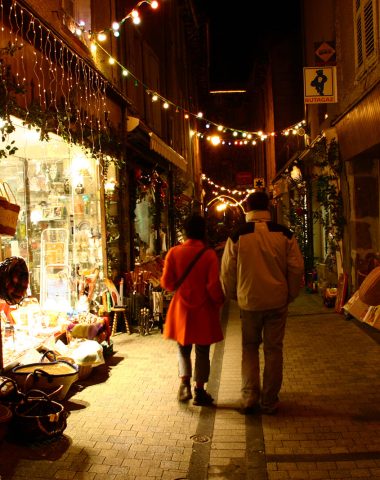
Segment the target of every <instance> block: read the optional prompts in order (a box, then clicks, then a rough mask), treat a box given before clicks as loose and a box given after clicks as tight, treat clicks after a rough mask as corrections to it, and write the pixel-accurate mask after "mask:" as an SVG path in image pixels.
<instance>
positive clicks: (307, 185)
mask: <svg viewBox="0 0 380 480" xmlns="http://www.w3.org/2000/svg"><path fill="white" fill-rule="evenodd" d="M305 162H307V164H306V163H305ZM298 167H299V168H300V169H301V171H302V175H301V176H299V177H296V178H292V176H291V172H290V171H286V172H285V174H284V175H283V176H284V178H285V179H286V181H287V182H288V184H289V191H290V192H293V197H292V198H291V199H290V204H289V208H288V209H287V211H286V212H285V216H286V218H287V219H288V222H289V225H290V227H291V228H292V230H293V231H294V232H295V235H296V237H297V240H298V242H299V245H300V248H301V251H302V253H303V254H304V257H305V263H306V264H311V265H313V264H314V258H308V257H309V256H310V255H312V252H311V251H310V248H309V246H310V238H309V237H310V235H309V234H308V230H309V227H308V223H307V222H308V218H309V217H310V216H311V218H312V220H313V222H314V223H319V224H320V225H322V227H323V229H324V234H325V259H324V262H325V263H326V265H327V267H328V268H329V270H334V268H335V266H336V252H337V251H339V250H340V245H339V244H340V241H341V240H342V238H343V233H344V227H345V225H346V219H345V217H344V213H343V198H342V193H341V190H340V174H341V172H342V169H343V163H342V161H341V158H340V155H339V147H338V143H337V142H336V140H335V139H333V140H331V141H330V142H329V143H328V142H327V139H326V138H325V137H323V138H322V139H321V140H320V141H319V142H318V143H316V144H315V145H314V146H313V147H311V148H310V152H309V154H308V156H307V159H306V161H298ZM313 188H315V189H316V192H315V193H316V199H317V202H318V207H317V208H314V209H313V210H312V205H311V200H310V198H311V189H313ZM314 207H315V205H314Z"/></svg>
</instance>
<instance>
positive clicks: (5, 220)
mask: <svg viewBox="0 0 380 480" xmlns="http://www.w3.org/2000/svg"><path fill="white" fill-rule="evenodd" d="M12 200H13V201H14V202H16V198H15V196H14V194H13V192H12V190H11V187H10V186H9V185H8V183H7V182H0V234H3V235H10V236H12V237H13V235H14V234H15V233H16V227H17V220H18V214H19V212H20V206H19V205H17V204H16V203H12Z"/></svg>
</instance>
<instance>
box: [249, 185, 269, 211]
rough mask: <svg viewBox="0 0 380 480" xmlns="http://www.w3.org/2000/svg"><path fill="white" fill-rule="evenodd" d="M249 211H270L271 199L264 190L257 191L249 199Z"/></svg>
mask: <svg viewBox="0 0 380 480" xmlns="http://www.w3.org/2000/svg"><path fill="white" fill-rule="evenodd" d="M247 205H248V210H249V211H251V210H268V205H269V197H268V195H267V194H266V193H265V192H264V191H263V190H257V191H256V192H253V193H251V194H250V195H249V197H248V198H247Z"/></svg>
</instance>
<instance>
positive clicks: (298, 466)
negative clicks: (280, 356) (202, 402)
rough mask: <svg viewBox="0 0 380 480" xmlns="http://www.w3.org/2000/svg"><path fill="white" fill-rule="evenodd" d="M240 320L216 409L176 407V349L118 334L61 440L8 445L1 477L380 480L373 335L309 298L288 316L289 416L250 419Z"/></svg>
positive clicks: (217, 352) (217, 364)
mask: <svg viewBox="0 0 380 480" xmlns="http://www.w3.org/2000/svg"><path fill="white" fill-rule="evenodd" d="M238 317H239V316H238V310H237V307H236V305H235V304H234V303H231V304H230V305H227V306H226V307H225V311H224V315H223V321H224V324H225V331H226V335H225V341H224V342H221V343H220V344H217V345H216V346H215V347H214V348H213V349H212V355H213V357H212V377H211V379H210V384H209V390H210V392H211V393H212V394H213V396H214V398H215V399H216V402H215V403H216V407H215V408H208V407H203V408H200V407H195V406H193V405H192V403H191V402H189V404H187V405H181V404H178V402H177V400H176V393H177V388H178V379H177V364H176V362H177V357H176V345H175V343H174V342H171V341H166V340H164V339H163V338H162V336H161V334H160V332H159V331H158V330H154V331H153V332H152V334H150V335H148V336H139V335H138V334H132V335H127V334H123V333H122V334H118V335H116V336H115V337H113V340H114V355H113V356H112V357H110V358H108V359H107V361H106V365H104V366H100V367H97V368H96V369H95V370H94V371H93V373H92V374H91V376H90V377H89V378H88V379H86V380H84V381H79V382H77V383H76V384H75V385H74V386H73V387H72V389H71V390H70V392H69V396H68V398H67V399H66V400H65V402H64V403H65V407H66V409H67V410H68V411H70V416H69V417H68V425H67V428H66V430H65V432H64V435H63V436H62V437H61V438H60V439H58V440H56V441H51V442H44V443H40V444H28V445H20V444H17V443H14V442H11V441H10V440H4V441H2V442H1V443H0V474H1V480H22V479H23V480H25V479H30V480H33V479H41V480H51V479H53V478H54V479H83V480H101V479H107V480H123V479H133V480H141V479H152V480H153V479H167V480H169V479H170V480H179V479H188V480H198V479H199V480H203V479H207V478H208V479H232V480H243V479H248V480H277V479H302V480H307V479H337V478H338V479H346V480H347V479H351V478H368V479H377V478H380V435H379V434H380V377H379V374H378V359H379V344H378V343H377V341H376V337H375V338H373V337H371V335H369V332H367V329H365V328H362V327H361V326H360V325H358V324H357V322H355V321H353V320H351V321H350V320H347V319H346V318H345V317H344V316H343V315H339V314H335V313H334V312H333V311H332V310H331V309H327V308H326V307H324V306H323V305H322V300H321V298H320V297H319V296H317V295H309V294H303V295H302V296H301V297H300V298H299V299H298V300H297V301H296V302H295V303H294V304H293V305H292V306H291V308H290V316H289V321H288V327H287V333H286V338H285V370H284V384H283V389H282V392H281V408H280V411H279V413H278V414H277V415H276V416H261V415H254V416H247V417H245V416H242V415H241V414H240V413H239V412H238V410H237V406H238V400H239V389H240V351H241V349H240V324H239V318H238ZM375 333H376V332H375Z"/></svg>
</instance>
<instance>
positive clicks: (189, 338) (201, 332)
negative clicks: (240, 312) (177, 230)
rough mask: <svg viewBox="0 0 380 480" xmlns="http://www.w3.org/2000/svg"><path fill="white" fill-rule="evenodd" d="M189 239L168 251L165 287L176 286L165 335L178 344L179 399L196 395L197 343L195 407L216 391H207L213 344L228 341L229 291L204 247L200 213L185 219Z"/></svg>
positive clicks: (213, 255)
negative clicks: (225, 308) (224, 310)
mask: <svg viewBox="0 0 380 480" xmlns="http://www.w3.org/2000/svg"><path fill="white" fill-rule="evenodd" d="M185 235H186V237H187V240H186V241H185V242H184V243H183V244H182V245H177V246H175V247H172V248H171V249H170V250H169V252H168V253H167V255H166V258H165V263H164V271H163V274H162V277H161V286H162V287H163V288H165V289H166V290H169V291H174V290H176V293H175V295H174V297H173V298H172V300H171V302H170V305H169V309H168V312H167V315H166V320H165V328H164V337H165V338H169V339H172V340H175V341H176V342H177V343H178V368H179V376H180V378H181V383H180V387H179V390H178V400H179V401H181V402H186V401H187V400H190V399H191V398H192V393H191V386H190V379H191V377H192V364H191V350H192V346H193V344H194V345H195V365H194V381H195V388H194V401H193V403H194V405H210V404H211V403H212V402H213V398H212V397H211V395H210V394H209V393H208V392H206V390H205V389H204V385H205V383H207V381H208V377H209V374H210V356H209V354H210V345H211V344H212V343H216V342H220V341H221V340H223V333H222V329H221V326H220V309H221V306H222V304H223V302H224V294H223V290H222V287H221V284H220V281H219V260H218V257H217V255H216V253H215V252H214V250H212V249H211V248H207V249H205V242H206V240H205V239H206V223H205V219H204V218H203V217H202V216H201V215H198V214H193V215H191V216H190V217H189V218H188V219H187V221H186V222H185ZM204 249H205V251H204V252H203V253H202V255H201V256H200V257H199V258H198V260H197V261H196V263H195V264H194V265H193V267H192V268H191V270H190V271H189V273H188V274H187V276H186V277H185V278H184V280H183V282H182V283H181V284H180V286H178V284H177V282H178V281H179V280H180V278H181V276H182V275H183V273H184V272H185V271H186V269H187V267H188V266H189V264H190V263H191V262H192V261H193V259H194V258H195V257H196V255H197V254H198V253H199V252H200V251H201V250H204Z"/></svg>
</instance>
